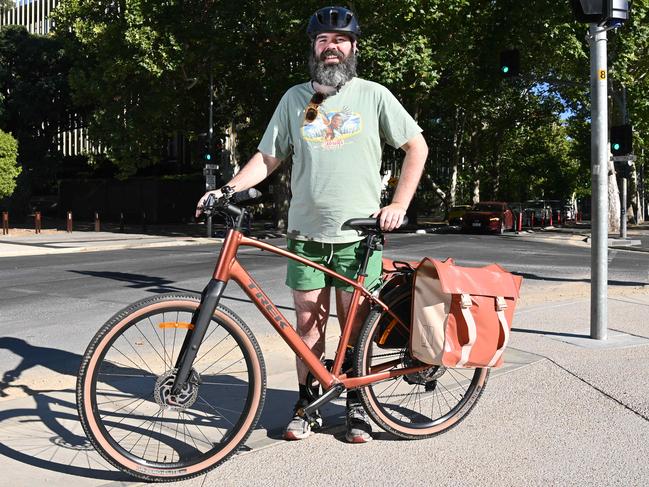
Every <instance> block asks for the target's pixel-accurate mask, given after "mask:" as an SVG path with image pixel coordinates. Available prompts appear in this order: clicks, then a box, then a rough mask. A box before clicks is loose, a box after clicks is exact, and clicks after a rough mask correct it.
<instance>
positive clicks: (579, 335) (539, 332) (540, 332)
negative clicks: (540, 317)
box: [512, 328, 590, 338]
mask: <svg viewBox="0 0 649 487" xmlns="http://www.w3.org/2000/svg"><path fill="white" fill-rule="evenodd" d="M512 331H513V332H515V333H531V334H533V335H551V336H561V337H571V338H590V335H586V334H583V333H560V332H557V331H545V330H529V329H523V328H512Z"/></svg>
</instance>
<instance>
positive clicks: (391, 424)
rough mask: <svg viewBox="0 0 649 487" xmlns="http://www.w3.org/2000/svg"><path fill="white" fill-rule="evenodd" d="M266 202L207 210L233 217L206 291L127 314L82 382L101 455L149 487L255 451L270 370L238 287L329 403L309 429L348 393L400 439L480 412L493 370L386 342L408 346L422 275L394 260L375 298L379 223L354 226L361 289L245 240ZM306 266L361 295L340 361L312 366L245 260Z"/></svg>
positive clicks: (317, 403)
mask: <svg viewBox="0 0 649 487" xmlns="http://www.w3.org/2000/svg"><path fill="white" fill-rule="evenodd" d="M255 194H257V193H256V192H255V190H249V191H247V192H241V193H235V194H234V195H232V196H231V199H230V198H229V197H228V196H227V195H226V196H224V197H223V198H221V199H220V200H218V201H214V200H211V201H210V202H209V203H208V204H206V211H210V208H211V211H215V210H214V208H217V209H218V210H219V211H226V212H227V213H229V214H230V215H232V216H233V217H234V218H235V220H236V224H235V227H234V228H232V229H230V230H228V233H227V235H226V238H225V240H224V242H223V245H222V248H221V250H220V253H219V256H218V260H217V263H216V267H215V269H214V272H213V275H212V278H211V279H210V282H209V283H208V284H207V286H206V287H205V289H204V291H203V293H202V294H201V295H200V296H198V295H196V294H192V293H170V294H164V295H159V296H155V297H149V298H146V299H143V300H141V301H138V302H136V303H134V304H132V305H130V306H127V307H126V308H124V309H123V310H121V311H119V312H118V313H117V314H115V315H114V316H113V317H112V318H111V319H110V320H109V321H108V322H107V323H106V324H105V325H104V326H103V327H102V328H101V329H100V330H99V331H98V333H97V334H96V335H95V337H94V338H93V339H92V341H91V342H90V344H89V346H88V349H87V350H86V352H85V354H84V356H83V359H82V363H81V368H80V371H79V377H78V381H77V405H78V406H77V407H78V411H79V417H80V419H81V423H82V425H83V428H84V431H85V432H86V434H87V436H88V438H89V440H90V441H91V443H92V444H93V446H94V447H95V448H96V449H97V451H98V452H99V453H100V454H101V455H102V456H103V457H104V458H105V459H106V460H107V461H108V462H110V463H111V464H112V465H114V466H115V467H117V468H118V469H120V470H122V471H124V472H126V473H128V474H130V475H132V476H134V477H137V478H140V479H144V480H148V481H172V480H181V479H188V478H192V477H195V476H198V475H200V474H202V473H205V472H207V471H208V470H211V469H212V468H214V467H216V466H218V465H219V464H221V463H222V462H224V461H225V460H227V459H228V458H229V457H231V456H232V455H233V454H234V453H235V452H236V451H237V449H238V448H239V447H240V446H242V445H243V444H244V442H245V441H246V439H247V438H248V436H249V435H250V433H251V432H252V430H253V428H254V426H255V424H256V422H257V420H258V419H259V416H260V414H261V410H262V407H263V403H264V398H265V392H266V371H265V365H264V358H263V356H262V354H261V351H260V348H259V345H258V343H257V340H256V338H255V336H254V335H253V334H252V332H251V331H250V329H249V328H248V326H247V325H246V324H245V323H244V322H243V321H242V320H241V319H240V318H239V317H237V315H236V314H235V313H234V312H232V311H231V310H229V309H228V308H226V307H225V306H223V305H222V304H220V302H219V300H220V298H221V296H222V295H223V292H224V290H225V287H226V285H227V283H228V282H229V281H230V280H234V281H235V283H236V284H238V285H239V286H240V288H241V289H242V290H243V291H244V292H245V293H246V294H247V296H248V297H249V298H250V300H251V302H252V303H253V304H254V305H255V306H256V307H257V308H258V309H259V310H260V311H261V313H262V315H263V316H264V317H265V318H266V319H267V320H268V322H269V323H270V324H271V325H272V327H273V328H274V329H275V330H276V331H277V333H279V334H280V335H281V336H282V338H283V339H284V341H285V342H286V343H287V344H288V346H289V347H290V348H291V349H292V350H293V352H294V353H295V354H297V355H298V356H299V357H300V358H301V359H302V360H303V362H304V363H305V364H306V365H307V367H308V369H309V370H310V373H311V375H310V377H312V378H313V380H315V381H317V382H319V383H320V385H321V387H322V390H323V393H322V394H321V395H318V396H315V397H313V401H312V402H311V403H310V404H309V405H308V406H306V407H305V408H303V410H302V411H300V414H302V415H303V416H304V417H305V418H306V419H307V420H309V421H312V420H313V413H314V411H315V410H316V409H318V408H320V407H321V406H322V405H323V404H325V403H327V402H329V401H331V400H333V399H335V398H337V397H339V396H340V395H341V394H342V393H343V392H344V391H346V390H350V389H358V390H359V391H360V394H359V396H360V400H361V402H362V404H363V407H364V408H365V409H366V411H367V413H368V414H369V416H370V417H371V418H372V419H373V420H374V422H376V423H377V424H378V425H379V426H380V427H381V428H383V429H384V430H386V431H389V432H391V433H393V434H394V435H396V436H398V437H401V438H408V439H418V438H428V437H431V436H434V435H437V434H440V433H442V432H445V431H447V430H448V429H450V428H452V427H453V426H455V425H457V424H458V423H459V422H460V421H461V420H462V419H463V418H465V417H466V415H467V414H468V413H469V412H470V411H471V409H472V408H473V407H474V406H475V404H476V401H477V400H478V398H479V397H480V395H481V393H482V391H483V389H484V386H485V384H486V382H487V377H488V375H489V371H488V370H487V369H446V368H444V367H440V366H430V365H426V364H422V363H419V362H417V361H416V360H414V359H413V358H411V357H410V355H409V353H408V345H407V343H404V341H403V340H402V341H400V342H399V343H396V344H394V343H389V342H386V340H385V337H386V333H388V332H387V331H386V330H388V329H392V328H395V327H398V328H399V329H401V330H402V334H406V335H407V331H408V324H407V323H406V321H407V318H402V317H401V316H400V315H399V313H400V312H403V311H404V310H405V311H406V312H407V313H406V314H409V303H410V292H411V290H410V289H409V286H408V282H409V279H411V278H412V268H411V267H410V266H409V265H408V264H405V263H399V262H390V261H387V260H386V263H387V264H389V265H388V266H387V267H386V269H385V277H386V283H385V284H384V285H383V287H382V289H381V290H380V291H379V292H374V293H370V292H369V291H368V290H366V289H365V288H364V287H363V284H364V280H365V270H366V267H367V263H368V259H369V256H370V255H371V252H373V251H374V250H377V249H380V248H382V243H383V234H382V232H381V230H380V229H379V228H378V226H377V220H376V219H374V218H369V219H368V218H361V219H353V220H349V221H348V222H346V226H347V227H348V228H354V229H356V230H357V231H358V232H359V233H361V234H362V235H363V246H364V247H363V255H362V258H361V259H359V270H358V274H357V276H356V279H355V280H351V279H348V278H346V277H344V276H341V275H339V274H336V273H335V272H333V271H330V270H329V269H326V268H324V267H322V266H320V265H319V264H315V263H313V262H310V261H308V260H306V259H304V258H302V257H299V256H297V255H295V254H293V253H291V252H289V251H287V250H284V249H281V248H279V247H276V246H274V245H272V244H270V243H267V242H263V241H259V240H256V239H254V238H250V237H246V236H244V235H243V234H242V232H241V225H242V222H243V221H244V219H245V213H246V210H245V209H242V208H240V207H238V206H236V204H237V203H239V202H242V201H243V200H245V199H249V198H251V197H253V196H255ZM242 246H247V247H253V248H257V249H260V250H264V251H267V252H271V253H273V254H275V255H279V256H282V257H285V258H289V259H294V260H297V261H299V262H302V263H304V264H306V265H308V266H310V267H314V268H316V269H319V270H321V271H323V272H325V273H327V274H329V275H331V276H333V277H336V278H338V279H341V280H342V281H344V282H346V283H347V284H349V285H351V286H352V287H353V288H354V291H353V295H352V302H351V306H350V309H349V312H348V316H347V321H346V323H345V325H344V326H343V330H342V333H341V337H340V340H339V343H338V346H337V349H336V354H335V358H334V359H333V361H331V360H329V361H324V360H322V361H321V360H320V358H319V357H318V356H316V355H315V354H313V353H312V352H311V351H310V350H309V348H308V347H307V346H306V345H305V344H304V342H303V341H302V340H301V339H300V338H299V336H298V334H297V332H296V331H295V330H294V328H293V327H292V326H291V325H290V324H289V321H288V320H287V319H286V318H285V317H284V316H283V315H282V313H281V312H280V311H279V310H278V309H277V307H276V306H275V305H274V304H273V302H272V301H271V300H270V298H269V297H268V296H267V295H266V293H265V292H264V291H263V289H262V288H261V285H260V284H259V283H257V282H256V281H255V280H254V278H253V277H252V276H251V275H250V274H249V273H248V272H247V270H246V269H245V268H244V267H243V265H242V264H241V262H239V260H238V259H237V251H238V249H239V248H240V247H242ZM361 296H364V297H365V298H366V299H369V300H370V302H371V305H372V306H371V311H370V313H369V315H368V316H367V318H366V319H365V322H364V325H363V327H362V331H361V333H360V337H359V339H358V342H357V344H356V348H355V354H354V358H353V368H352V369H346V370H343V362H344V358H345V351H346V350H347V345H348V342H349V337H350V334H351V323H352V322H353V320H354V317H355V315H356V313H357V312H358V309H359V300H360V298H361Z"/></svg>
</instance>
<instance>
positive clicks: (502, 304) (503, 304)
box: [496, 296, 507, 311]
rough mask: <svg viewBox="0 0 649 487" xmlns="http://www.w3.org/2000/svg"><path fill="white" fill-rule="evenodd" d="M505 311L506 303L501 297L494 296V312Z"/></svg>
mask: <svg viewBox="0 0 649 487" xmlns="http://www.w3.org/2000/svg"><path fill="white" fill-rule="evenodd" d="M505 309H507V301H505V298H503V297H502V296H496V311H503V310H505Z"/></svg>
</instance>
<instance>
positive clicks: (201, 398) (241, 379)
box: [77, 293, 266, 482]
mask: <svg viewBox="0 0 649 487" xmlns="http://www.w3.org/2000/svg"><path fill="white" fill-rule="evenodd" d="M199 302H200V296H198V295H194V294H191V293H172V294H165V295H160V296H155V297H151V298H146V299H143V300H141V301H138V302H136V303H134V304H132V305H130V306H128V307H126V308H124V309H123V310H122V311H120V312H118V313H117V314H116V315H114V316H113V317H112V318H111V319H110V320H108V322H106V324H105V325H104V326H103V327H102V328H101V329H100V330H99V332H98V333H97V334H96V335H95V337H94V338H93V339H92V341H91V342H90V344H89V346H88V349H87V350H86V352H85V354H84V356H83V359H82V362H81V367H80V370H79V377H78V380H77V409H78V412H79V418H80V420H81V424H82V426H83V429H84V431H85V433H86V435H87V436H88V439H89V440H90V442H91V443H92V444H93V446H94V447H95V449H96V450H97V451H98V452H99V453H100V454H101V455H102V456H103V457H104V458H105V459H106V460H107V461H108V462H109V463H111V464H112V465H114V466H115V467H117V468H118V469H120V470H122V471H124V472H126V473H127V474H129V475H131V476H133V477H137V478H139V479H143V480H147V481H154V482H160V481H175V480H184V479H189V478H192V477H196V476H198V475H201V474H203V473H205V472H207V471H209V470H211V469H213V468H215V467H216V466H218V465H219V464H221V463H223V462H224V461H226V460H227V459H228V458H229V457H231V456H232V455H233V454H234V453H235V452H236V451H237V449H238V448H239V446H241V445H243V443H244V442H245V441H246V439H247V438H248V436H249V435H250V434H251V432H252V430H253V428H254V426H255V425H256V423H257V421H258V419H259V416H260V415H261V411H262V408H263V403H264V399H265V394H266V369H265V365H264V360H263V356H262V354H261V349H260V348H259V345H258V343H257V341H256V339H255V337H254V335H253V334H252V332H251V331H250V329H249V328H248V326H247V325H246V324H245V323H244V322H243V321H242V320H241V319H240V318H239V317H237V315H235V314H234V313H233V312H232V311H230V310H229V309H228V308H226V307H224V306H221V305H219V306H218V307H217V309H216V310H215V312H214V315H213V317H212V322H211V324H210V326H209V328H208V331H207V333H206V335H205V339H204V340H203V342H202V344H201V348H200V349H199V351H198V355H197V357H196V360H195V362H194V368H193V369H192V373H193V374H194V373H195V375H194V378H195V379H196V380H195V382H196V384H193V385H189V386H188V387H187V389H186V390H185V391H183V393H182V394H180V395H179V396H177V398H176V399H177V402H178V404H176V405H174V406H170V405H169V403H168V402H167V400H166V399H165V398H168V397H169V395H170V384H171V383H173V377H174V372H175V369H174V368H173V366H174V365H175V361H176V359H177V355H178V351H179V349H180V345H181V344H182V343H183V341H182V340H183V339H184V336H185V335H186V334H187V333H188V332H189V330H190V329H191V326H192V325H191V324H190V321H191V317H192V315H193V313H194V311H195V310H196V308H197V307H198V305H199ZM206 357H208V358H207V359H206ZM213 357H216V360H215V361H214V362H211V360H212V359H213ZM205 365H207V367H206V366H205ZM217 365H218V367H216V368H215V366H217ZM233 367H235V368H233ZM199 370H200V372H199ZM239 408H240V409H239ZM217 437H218V438H217ZM135 440H137V441H135ZM217 440H218V441H217Z"/></svg>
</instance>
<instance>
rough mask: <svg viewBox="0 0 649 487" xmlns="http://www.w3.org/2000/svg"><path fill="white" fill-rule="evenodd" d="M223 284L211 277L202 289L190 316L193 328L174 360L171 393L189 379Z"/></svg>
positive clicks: (221, 292) (176, 391)
mask: <svg viewBox="0 0 649 487" xmlns="http://www.w3.org/2000/svg"><path fill="white" fill-rule="evenodd" d="M225 286H226V283H225V282H223V281H217V280H216V279H212V280H210V282H209V283H208V284H207V286H205V289H204V290H203V294H202V296H201V304H200V306H199V307H198V309H197V310H196V312H195V313H194V316H193V317H192V324H193V325H194V329H193V330H192V332H191V333H190V334H188V335H187V337H186V338H185V342H184V343H183V345H182V350H181V353H180V354H179V357H178V361H177V362H176V370H178V372H177V374H176V378H175V380H174V385H173V388H172V390H171V393H172V394H173V395H177V394H180V391H181V390H182V389H183V387H184V386H185V384H186V383H187V381H188V380H189V376H190V373H191V370H192V365H193V364H194V360H195V359H196V355H197V354H198V348H199V347H200V346H201V343H202V342H203V338H205V333H206V332H207V327H208V326H209V325H210V321H211V319H212V315H214V310H215V309H216V306H217V305H218V304H219V301H220V300H221V296H222V295H223V292H224V291H225Z"/></svg>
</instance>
